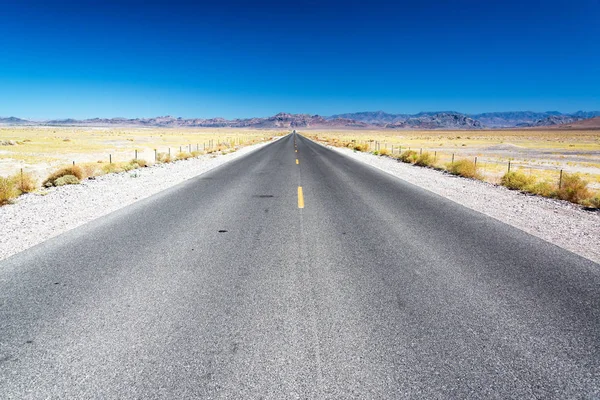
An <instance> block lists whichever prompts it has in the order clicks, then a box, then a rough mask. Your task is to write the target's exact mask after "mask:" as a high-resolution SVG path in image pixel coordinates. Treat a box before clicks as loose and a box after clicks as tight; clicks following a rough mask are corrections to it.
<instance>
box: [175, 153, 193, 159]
mask: <svg viewBox="0 0 600 400" xmlns="http://www.w3.org/2000/svg"><path fill="white" fill-rule="evenodd" d="M192 157H193V156H192V154H191V153H188V152H185V151H182V152H179V153H177V159H178V160H187V159H188V158H192Z"/></svg>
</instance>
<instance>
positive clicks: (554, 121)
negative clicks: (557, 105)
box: [528, 115, 584, 126]
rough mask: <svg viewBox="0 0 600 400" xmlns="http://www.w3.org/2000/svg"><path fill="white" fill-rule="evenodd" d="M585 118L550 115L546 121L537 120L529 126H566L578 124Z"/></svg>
mask: <svg viewBox="0 0 600 400" xmlns="http://www.w3.org/2000/svg"><path fill="white" fill-rule="evenodd" d="M582 119H584V118H580V117H573V116H571V115H550V116H549V117H546V118H544V119H540V120H537V121H535V122H533V123H531V124H529V125H528V126H553V125H564V124H569V123H571V122H576V121H579V120H582Z"/></svg>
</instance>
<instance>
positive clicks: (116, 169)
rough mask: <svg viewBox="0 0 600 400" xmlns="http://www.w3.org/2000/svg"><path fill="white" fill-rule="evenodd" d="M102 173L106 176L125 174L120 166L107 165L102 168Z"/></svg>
mask: <svg viewBox="0 0 600 400" xmlns="http://www.w3.org/2000/svg"><path fill="white" fill-rule="evenodd" d="M102 172H104V173H105V174H114V173H116V172H123V168H121V167H120V166H119V165H118V164H105V165H103V166H102Z"/></svg>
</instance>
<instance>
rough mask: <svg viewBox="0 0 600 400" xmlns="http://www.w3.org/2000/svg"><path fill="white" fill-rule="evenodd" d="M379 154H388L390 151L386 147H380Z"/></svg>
mask: <svg viewBox="0 0 600 400" xmlns="http://www.w3.org/2000/svg"><path fill="white" fill-rule="evenodd" d="M379 155H380V156H389V155H390V151H389V150H388V149H381V150H379Z"/></svg>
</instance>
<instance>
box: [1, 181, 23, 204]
mask: <svg viewBox="0 0 600 400" xmlns="http://www.w3.org/2000/svg"><path fill="white" fill-rule="evenodd" d="M17 196H19V189H17V186H16V185H15V182H14V180H13V179H11V178H4V177H2V176H0V205H4V204H8V203H10V202H11V200H12V199H14V198H16V197H17Z"/></svg>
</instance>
